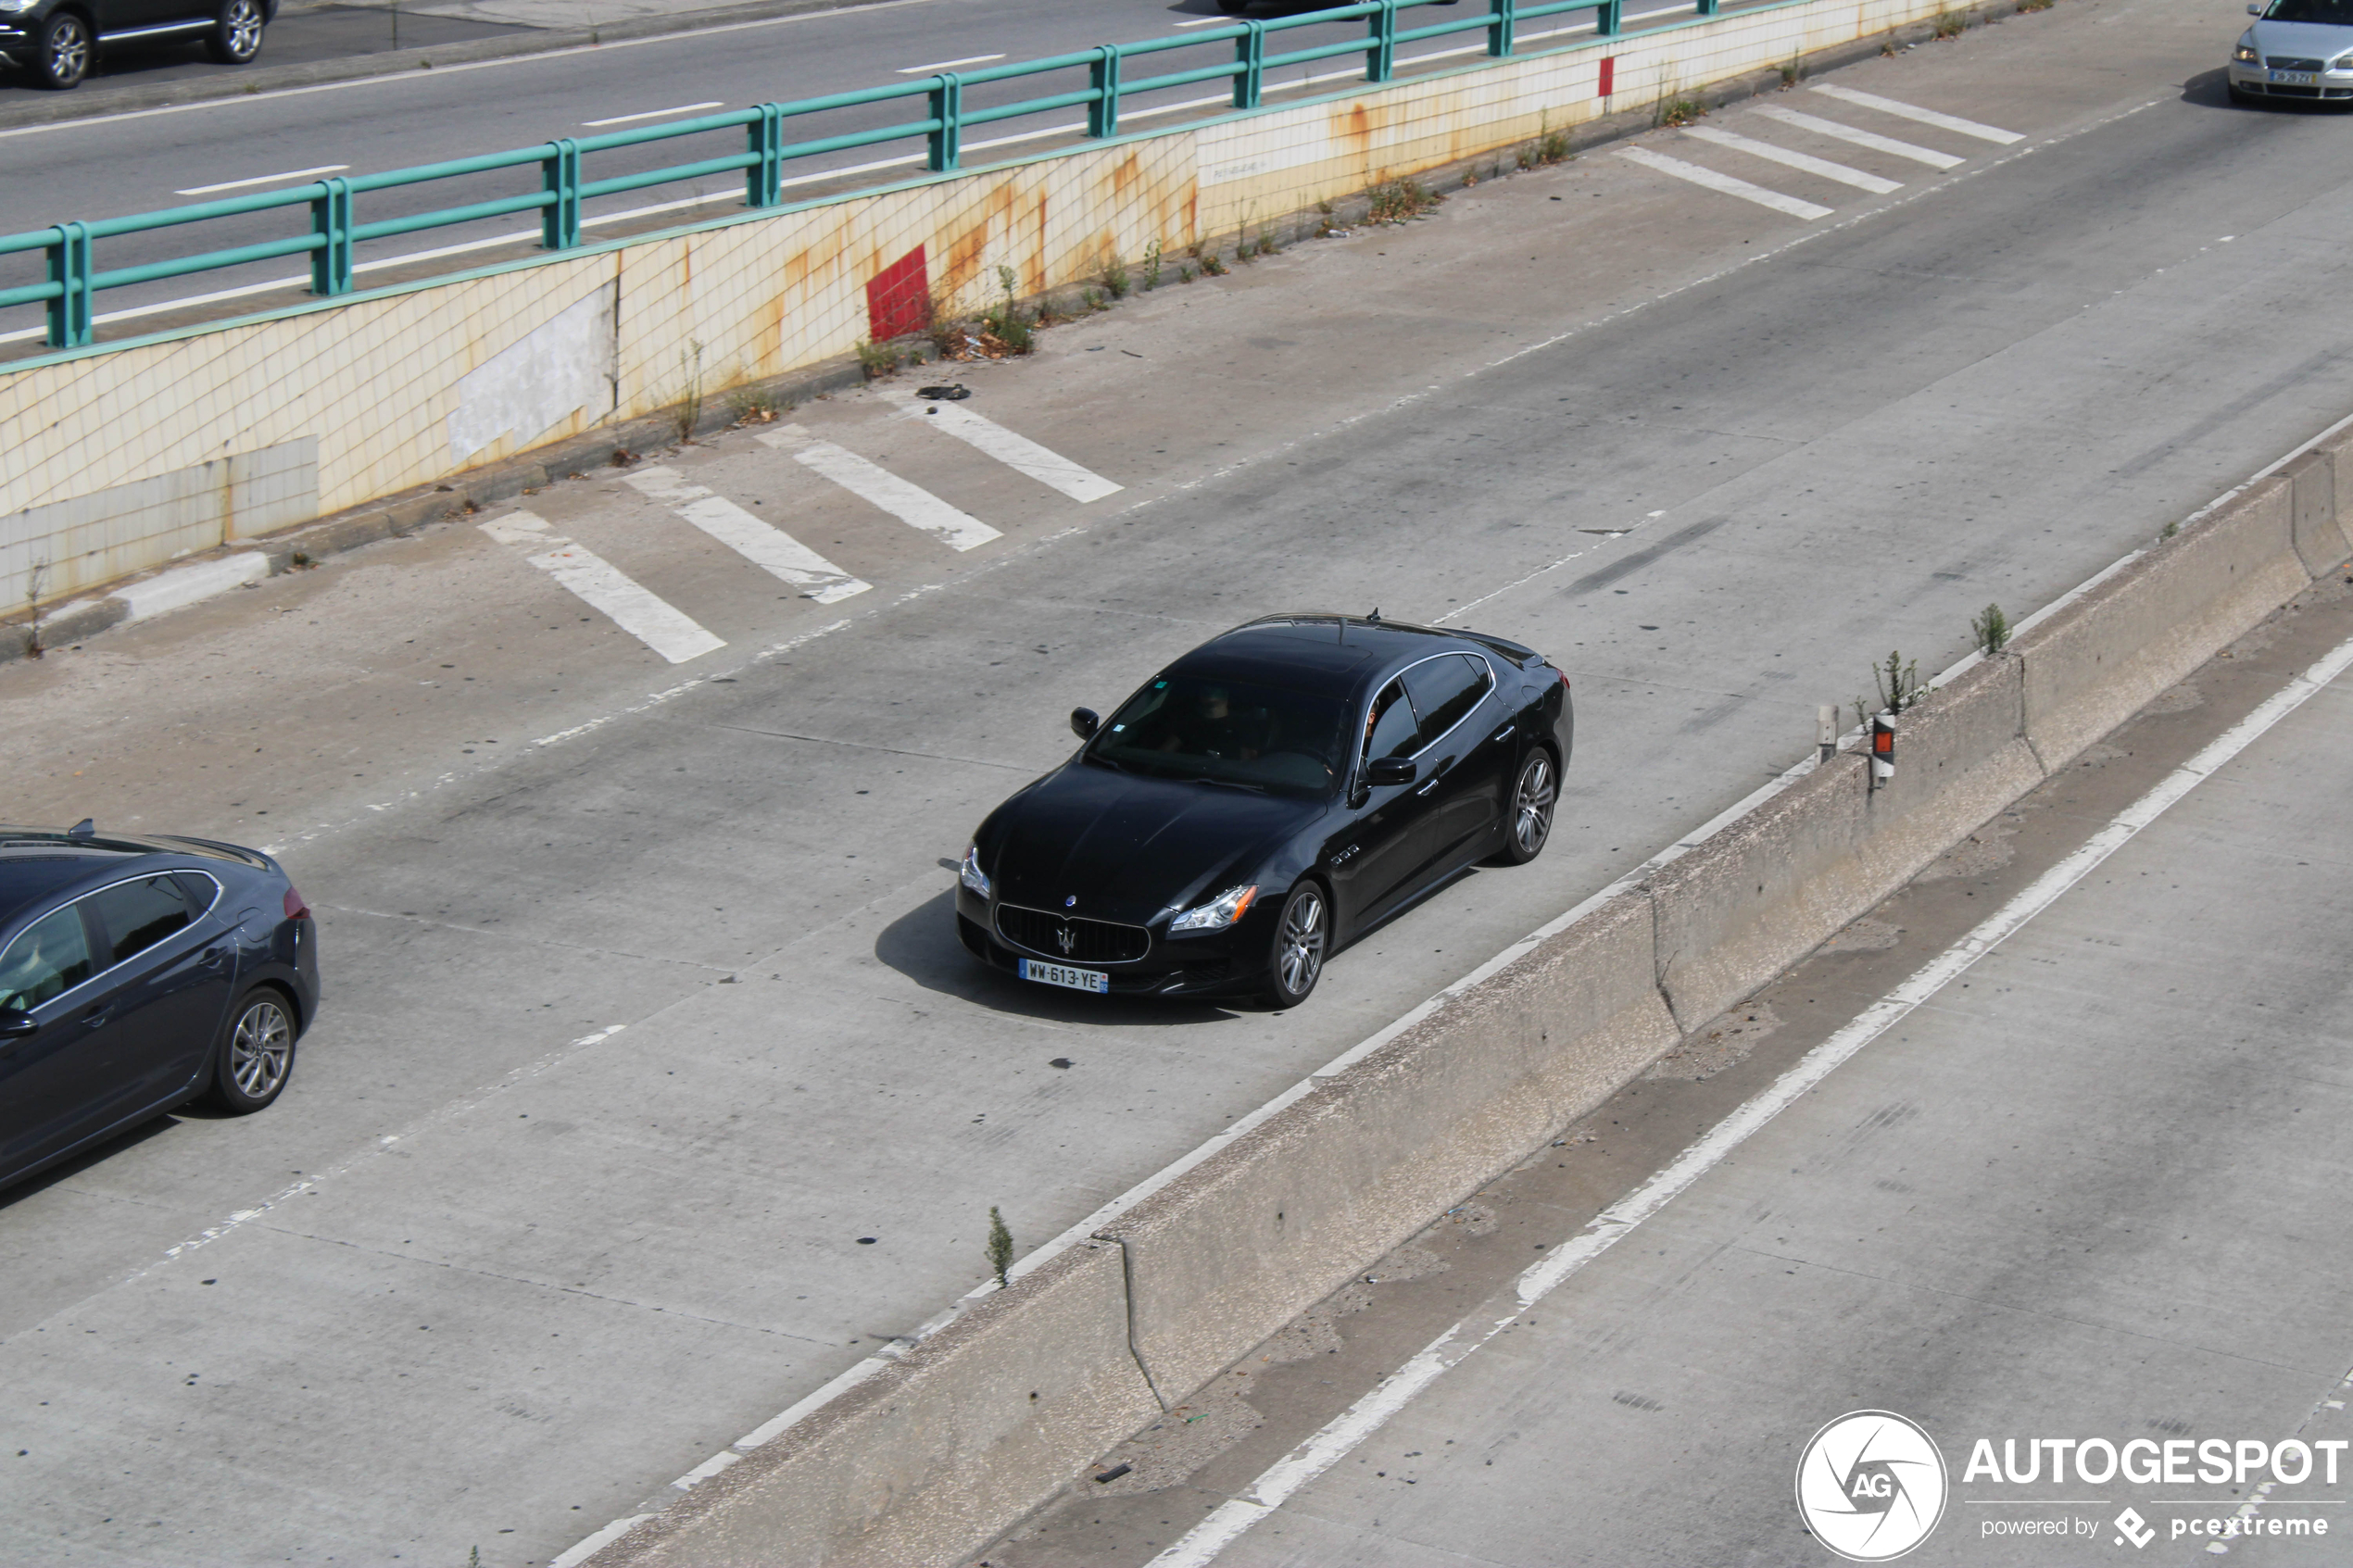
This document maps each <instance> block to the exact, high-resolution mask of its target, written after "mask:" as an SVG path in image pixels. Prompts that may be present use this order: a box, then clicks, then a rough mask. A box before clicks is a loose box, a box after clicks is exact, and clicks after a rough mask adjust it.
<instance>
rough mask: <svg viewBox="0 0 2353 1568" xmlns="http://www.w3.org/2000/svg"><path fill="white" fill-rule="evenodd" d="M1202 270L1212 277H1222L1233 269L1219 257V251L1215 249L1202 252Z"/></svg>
mask: <svg viewBox="0 0 2353 1568" xmlns="http://www.w3.org/2000/svg"><path fill="white" fill-rule="evenodd" d="M1201 270H1202V272H1203V273H1204V274H1205V275H1207V276H1209V277H1212V278H1222V277H1224V276H1225V275H1226V274H1227V272H1229V271H1231V270H1232V269H1231V268H1229V267H1227V265H1226V264H1225V263H1224V262H1223V261H1220V260H1219V259H1217V253H1216V252H1215V251H1214V250H1205V251H1202V253H1201Z"/></svg>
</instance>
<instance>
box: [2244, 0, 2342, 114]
mask: <svg viewBox="0 0 2353 1568" xmlns="http://www.w3.org/2000/svg"><path fill="white" fill-rule="evenodd" d="M2246 11H2247V15H2249V16H2251V17H2253V18H2255V19H2256V21H2255V25H2254V26H2252V27H2250V28H2248V29H2247V30H2246V32H2244V33H2242V34H2241V35H2240V37H2239V42H2238V47H2237V48H2235V49H2233V50H2232V51H2231V78H2230V80H2231V102H2233V103H2234V104H2246V103H2252V102H2254V101H2255V100H2256V99H2259V98H2347V99H2353V0H2269V3H2268V4H2266V5H2259V6H2248V7H2247V8H2246Z"/></svg>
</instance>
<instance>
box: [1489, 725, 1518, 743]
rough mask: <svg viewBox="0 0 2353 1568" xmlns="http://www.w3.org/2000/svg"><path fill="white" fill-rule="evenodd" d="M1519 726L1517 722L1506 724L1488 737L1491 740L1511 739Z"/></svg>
mask: <svg viewBox="0 0 2353 1568" xmlns="http://www.w3.org/2000/svg"><path fill="white" fill-rule="evenodd" d="M1518 728H1519V726H1518V725H1517V724H1506V725H1504V727H1503V728H1502V729H1500V730H1498V731H1496V732H1495V733H1494V734H1491V735H1490V736H1488V737H1487V738H1488V739H1489V740H1509V739H1511V738H1512V732H1513V731H1514V730H1516V729H1518Z"/></svg>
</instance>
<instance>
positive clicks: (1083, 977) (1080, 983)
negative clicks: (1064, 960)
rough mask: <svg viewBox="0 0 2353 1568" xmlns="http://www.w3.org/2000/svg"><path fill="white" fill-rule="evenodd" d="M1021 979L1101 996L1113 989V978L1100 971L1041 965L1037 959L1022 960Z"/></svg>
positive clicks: (1056, 964)
mask: <svg viewBox="0 0 2353 1568" xmlns="http://www.w3.org/2000/svg"><path fill="white" fill-rule="evenodd" d="M1021 977H1022V978H1023V979H1024V980H1036V981H1039V982H1042V983H1043V984H1045V985H1067V986H1068V987H1070V989H1072V990H1074V991H1092V992H1095V993H1096V994H1097V995H1099V996H1100V995H1101V994H1103V993H1105V992H1108V991H1109V990H1110V989H1111V976H1110V975H1108V974H1105V973H1104V972H1102V971H1101V970H1100V969H1073V968H1071V967H1070V966H1069V965H1068V964H1061V963H1039V962H1038V960H1036V959H1024V960H1021Z"/></svg>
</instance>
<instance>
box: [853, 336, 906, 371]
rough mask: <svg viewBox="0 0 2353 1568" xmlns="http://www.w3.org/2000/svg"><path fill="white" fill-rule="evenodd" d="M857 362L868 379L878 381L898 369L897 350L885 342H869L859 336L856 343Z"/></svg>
mask: <svg viewBox="0 0 2353 1568" xmlns="http://www.w3.org/2000/svg"><path fill="white" fill-rule="evenodd" d="M856 346H857V350H858V363H859V365H860V367H861V368H862V369H863V370H865V372H866V379H867V380H868V381H879V380H881V379H882V378H883V377H885V376H887V375H888V374H890V373H891V372H892V371H893V370H897V369H899V350H898V348H897V347H896V346H894V345H890V344H887V343H869V342H867V341H866V340H865V339H864V338H860V339H859V340H858V343H857V345H856Z"/></svg>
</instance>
